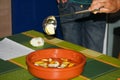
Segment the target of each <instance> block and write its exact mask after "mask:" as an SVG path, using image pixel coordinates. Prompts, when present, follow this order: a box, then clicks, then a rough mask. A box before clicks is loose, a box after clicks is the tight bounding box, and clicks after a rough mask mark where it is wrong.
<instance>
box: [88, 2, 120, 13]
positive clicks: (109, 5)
mask: <svg viewBox="0 0 120 80" xmlns="http://www.w3.org/2000/svg"><path fill="white" fill-rule="evenodd" d="M99 8H100V10H99V11H95V12H93V13H95V14H96V13H115V12H117V11H119V10H120V0H93V2H92V4H91V6H90V7H89V10H90V11H93V10H94V9H99Z"/></svg>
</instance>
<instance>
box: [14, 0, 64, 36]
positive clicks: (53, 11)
mask: <svg viewBox="0 0 120 80" xmlns="http://www.w3.org/2000/svg"><path fill="white" fill-rule="evenodd" d="M58 14H59V11H58V7H57V3H56V0H12V31H13V34H17V33H20V32H24V31H27V30H33V29H34V30H37V31H40V32H44V31H43V28H42V22H43V20H44V19H45V18H46V17H48V16H50V15H58ZM57 20H58V27H57V33H56V34H57V35H56V36H57V37H59V38H62V36H61V31H60V28H59V19H57Z"/></svg>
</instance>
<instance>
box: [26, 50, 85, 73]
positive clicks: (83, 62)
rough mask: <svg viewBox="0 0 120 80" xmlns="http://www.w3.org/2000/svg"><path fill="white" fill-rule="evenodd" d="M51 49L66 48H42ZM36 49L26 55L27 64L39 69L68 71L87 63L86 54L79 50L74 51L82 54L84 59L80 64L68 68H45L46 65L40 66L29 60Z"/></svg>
mask: <svg viewBox="0 0 120 80" xmlns="http://www.w3.org/2000/svg"><path fill="white" fill-rule="evenodd" d="M49 49H59V50H63V49H64V48H47V49H41V50H49ZM64 50H69V51H74V50H70V49H64ZM36 51H40V50H36ZM36 51H33V52H31V53H30V54H28V55H27V56H26V64H27V66H31V67H33V68H35V69H37V70H40V69H41V70H43V71H46V70H47V71H51V70H54V71H63V70H64V71H68V70H71V69H76V68H79V67H80V66H83V65H84V64H85V63H86V56H85V55H83V54H82V53H81V52H77V51H74V52H76V53H79V55H81V57H82V59H84V60H83V61H82V62H81V63H80V64H78V65H77V66H73V67H67V68H44V67H40V66H35V65H34V64H33V63H32V62H29V56H30V55H34V53H35V52H36Z"/></svg>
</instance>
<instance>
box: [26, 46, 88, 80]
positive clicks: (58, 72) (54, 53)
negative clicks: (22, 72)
mask: <svg viewBox="0 0 120 80" xmlns="http://www.w3.org/2000/svg"><path fill="white" fill-rule="evenodd" d="M44 58H66V59H70V60H72V61H74V62H76V63H78V64H77V65H76V66H73V67H69V68H68V67H67V68H44V67H39V66H36V65H34V64H33V63H34V62H35V61H37V60H40V59H44ZM26 63H27V66H28V70H29V72H30V73H31V74H32V75H33V76H35V77H37V78H41V79H44V80H69V79H71V78H74V77H77V76H79V75H80V74H81V73H82V72H83V69H84V65H85V63H86V57H85V56H84V55H83V54H81V53H79V52H76V51H73V50H68V49H61V48H49V49H43V50H37V51H35V52H32V53H30V54H28V55H27V57H26Z"/></svg>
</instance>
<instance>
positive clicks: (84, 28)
mask: <svg viewBox="0 0 120 80" xmlns="http://www.w3.org/2000/svg"><path fill="white" fill-rule="evenodd" d="M57 2H58V8H59V12H60V15H64V14H69V13H70V14H71V13H72V14H73V15H69V16H61V17H60V23H61V30H62V33H63V39H64V40H66V41H69V42H72V43H74V44H77V45H81V46H84V47H86V48H89V49H92V50H95V51H98V52H102V51H103V43H104V36H105V29H106V14H104V13H102V14H93V13H91V12H88V13H84V14H74V12H76V11H81V10H87V9H89V7H90V5H91V4H92V0H57ZM92 9H93V8H92V6H91V8H90V10H92Z"/></svg>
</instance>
